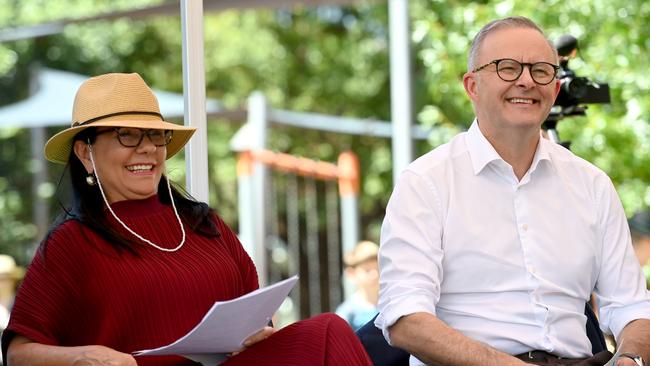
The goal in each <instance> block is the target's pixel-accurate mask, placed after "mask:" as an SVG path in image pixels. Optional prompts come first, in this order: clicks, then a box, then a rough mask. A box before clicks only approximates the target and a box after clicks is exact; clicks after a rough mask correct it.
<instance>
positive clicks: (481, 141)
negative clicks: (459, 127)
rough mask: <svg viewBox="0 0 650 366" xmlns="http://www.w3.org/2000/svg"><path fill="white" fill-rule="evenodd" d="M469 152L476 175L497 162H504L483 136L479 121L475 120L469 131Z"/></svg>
mask: <svg viewBox="0 0 650 366" xmlns="http://www.w3.org/2000/svg"><path fill="white" fill-rule="evenodd" d="M466 141H467V150H468V151H469V157H470V160H471V161H472V168H473V169H474V175H478V174H479V173H480V172H481V171H482V170H483V168H485V167H486V166H487V165H488V164H489V163H490V162H492V161H495V160H503V159H501V156H499V153H497V151H496V150H494V147H493V146H492V144H490V142H489V141H488V140H487V139H486V138H485V136H483V133H482V132H481V129H479V128H478V120H476V119H474V122H472V125H471V126H470V127H469V130H467V139H466Z"/></svg>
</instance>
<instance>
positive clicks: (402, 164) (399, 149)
mask: <svg viewBox="0 0 650 366" xmlns="http://www.w3.org/2000/svg"><path fill="white" fill-rule="evenodd" d="M388 20H389V28H390V29H389V32H390V36H389V38H390V39H389V49H390V112H391V120H392V122H393V139H392V146H393V185H394V184H395V183H397V179H398V178H399V176H400V173H401V172H402V170H404V168H406V166H407V165H408V164H409V163H410V162H411V161H412V160H413V138H412V135H411V125H412V121H413V107H412V105H411V100H412V97H411V93H412V91H411V33H410V30H409V5H408V0H388Z"/></svg>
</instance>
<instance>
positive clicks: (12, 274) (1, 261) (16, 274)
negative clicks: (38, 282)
mask: <svg viewBox="0 0 650 366" xmlns="http://www.w3.org/2000/svg"><path fill="white" fill-rule="evenodd" d="M24 275H25V269H24V268H23V267H20V266H17V265H16V261H15V260H14V258H13V257H12V256H10V255H7V254H0V278H11V279H14V280H20V279H22V278H23V276H24Z"/></svg>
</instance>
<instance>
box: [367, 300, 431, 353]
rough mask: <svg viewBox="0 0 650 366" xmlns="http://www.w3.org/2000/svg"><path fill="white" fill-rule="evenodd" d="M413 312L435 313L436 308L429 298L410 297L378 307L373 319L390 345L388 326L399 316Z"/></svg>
mask: <svg viewBox="0 0 650 366" xmlns="http://www.w3.org/2000/svg"><path fill="white" fill-rule="evenodd" d="M414 313H429V314H433V315H436V308H435V306H434V305H433V304H432V302H431V299H430V298H428V297H425V296H422V297H417V298H414V297H410V298H409V299H408V302H406V301H405V302H397V301H393V302H392V303H391V304H388V305H385V306H382V307H381V308H380V309H379V315H378V316H377V318H376V319H375V326H376V327H377V328H379V329H381V332H382V334H383V335H384V338H385V339H386V342H388V344H390V345H391V346H392V345H393V343H392V342H391V340H390V334H389V332H388V328H390V327H391V326H392V325H393V324H395V323H396V322H397V321H398V320H399V318H401V317H403V316H406V315H410V314H414Z"/></svg>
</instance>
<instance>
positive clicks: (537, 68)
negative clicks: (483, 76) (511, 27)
mask: <svg viewBox="0 0 650 366" xmlns="http://www.w3.org/2000/svg"><path fill="white" fill-rule="evenodd" d="M492 64H494V65H496V68H497V75H499V77H500V78H501V80H503V81H515V80H517V79H519V77H520V76H521V73H522V72H524V66H528V70H529V71H530V76H531V77H532V78H533V81H534V82H535V83H537V84H539V85H548V84H550V83H551V82H552V81H553V80H554V79H555V75H557V71H558V70H559V69H560V67H559V66H557V65H553V64H551V63H548V62H535V63H532V64H531V63H522V62H519V61H517V60H513V59H510V58H502V59H498V60H494V61H490V62H488V63H487V64H485V65H483V66H479V67H477V68H475V69H474V70H472V72H478V71H481V70H483V69H484V68H486V67H488V66H490V65H492Z"/></svg>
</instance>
